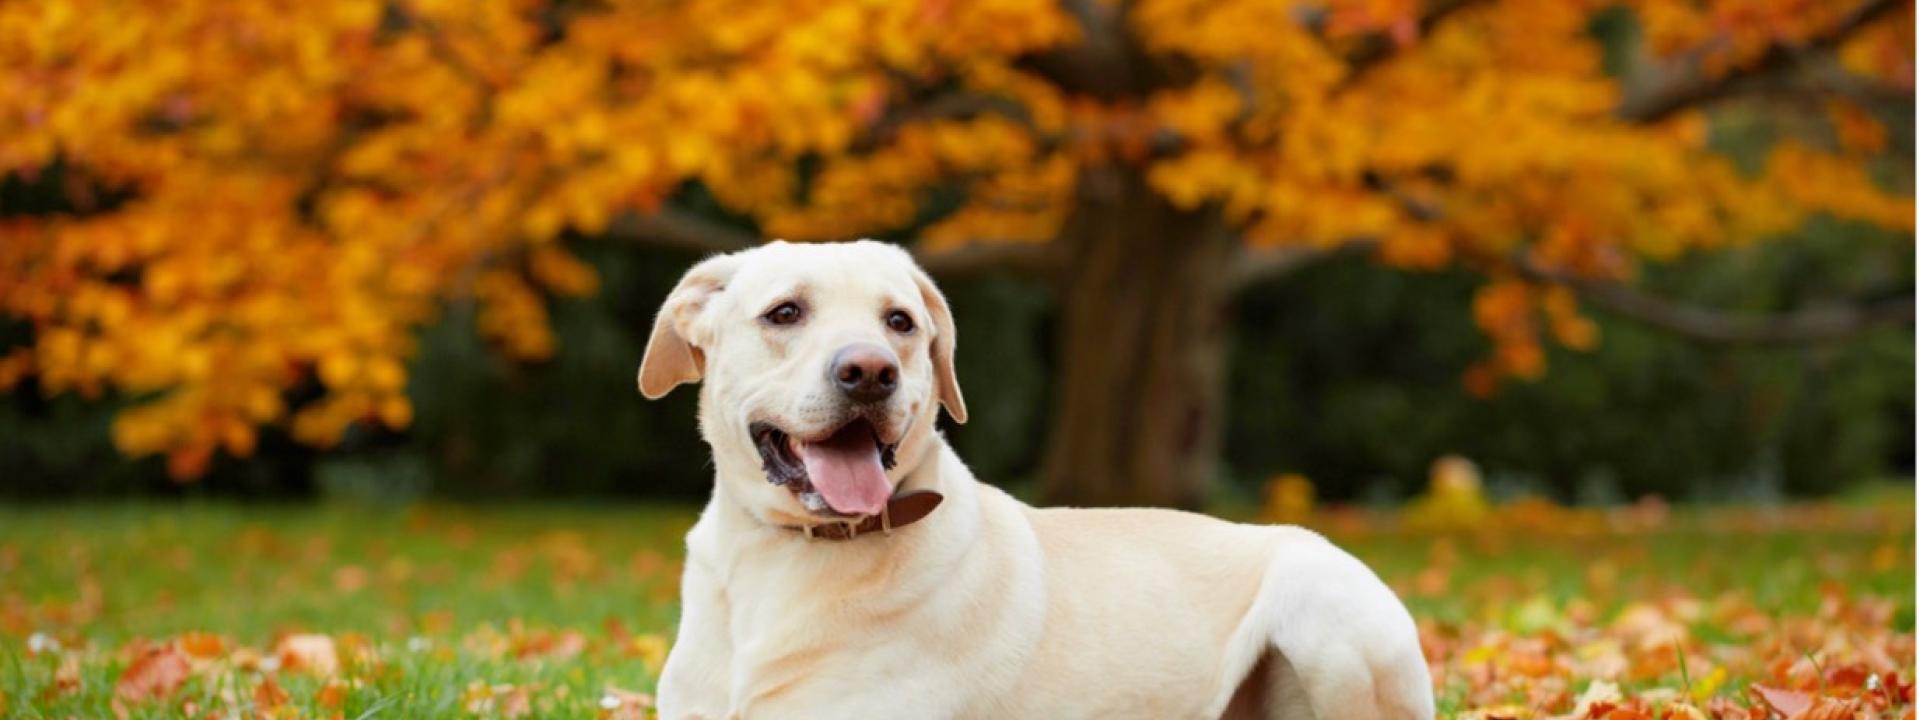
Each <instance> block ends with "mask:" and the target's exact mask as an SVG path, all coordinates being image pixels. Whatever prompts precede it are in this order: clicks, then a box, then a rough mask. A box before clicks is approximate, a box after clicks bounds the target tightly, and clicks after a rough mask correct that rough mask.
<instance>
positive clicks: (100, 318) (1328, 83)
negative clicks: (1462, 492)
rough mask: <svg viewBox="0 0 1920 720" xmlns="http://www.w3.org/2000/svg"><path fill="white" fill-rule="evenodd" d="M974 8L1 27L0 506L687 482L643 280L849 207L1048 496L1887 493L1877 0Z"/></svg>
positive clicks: (1891, 210)
mask: <svg viewBox="0 0 1920 720" xmlns="http://www.w3.org/2000/svg"><path fill="white" fill-rule="evenodd" d="M977 5H979V7H977V8H971V9H969V10H968V11H966V12H962V11H961V9H960V8H959V7H958V6H956V5H952V4H948V3H940V2H926V3H902V4H898V7H894V6H892V5H889V4H859V3H845V4H835V3H822V4H808V3H766V4H756V3H745V4H739V5H738V6H733V5H729V4H727V3H693V4H686V5H685V6H681V5H678V4H666V5H655V4H645V3H635V4H628V3H598V2H574V1H571V0H552V1H551V2H535V1H532V0H526V1H522V2H512V3H495V4H487V5H483V6H478V7H470V6H467V5H464V4H458V3H439V2H380V1H377V0H373V1H367V2H341V3H293V4H286V5H285V6H280V5H277V4H275V3H264V2H263V3H238V4H236V3H221V2H208V3H187V4H185V6H183V7H181V8H179V9H177V10H174V11H170V12H165V13H162V12H155V11H149V10H132V9H130V10H128V12H126V13H124V14H119V13H110V12H102V13H92V14H89V13H80V12H63V11H61V10H60V9H59V8H63V7H66V4H63V3H48V4H40V3H23V4H13V5H10V6H8V7H7V8H6V9H4V10H0V37H4V38H6V39H7V40H8V42H7V43H5V47H4V48H0V66H4V67H5V68H7V69H6V70H4V71H0V245H3V247H0V389H4V395H3V396H0V398H4V399H0V497H4V498H8V499H15V500H19V499H51V498H81V497H85V498H106V497H112V498H125V497H155V498H176V497H190V498H212V497H236V498H262V499H269V498H270V499H290V500H311V499H320V498H331V499H354V500H364V501H373V502H395V503H399V502H409V501H414V500H418V499H425V498H441V499H461V500H497V499H509V498H620V499H670V500H675V501H690V502H691V501H698V500H699V499H701V498H703V497H704V496H705V494H706V492H707V489H708V487H709V484H710V477H709V474H708V473H709V469H708V467H707V464H708V460H707V452H706V449H705V447H704V446H703V445H702V444H701V442H700V440H699V438H698V435H697V433H696V430H695V425H694V409H693V396H694V393H691V392H686V391H681V392H677V393H675V394H673V395H672V396H670V397H668V398H667V399H665V400H663V401H660V402H646V401H643V400H642V399H641V398H640V397H639V395H638V394H637V393H636V392H634V390H633V388H634V373H635V369H636V367H637V365H638V363H639V360H640V356H641V352H642V349H643V347H644V343H645V339H646V333H647V329H648V327H649V325H650V323H651V319H652V316H653V313H654V311H655V310H656V309H657V308H658V306H659V304H660V302H661V301H662V299H663V298H664V297H665V295H666V293H667V292H668V290H669V289H670V288H671V287H672V285H673V283H674V282H675V281H676V280H677V278H678V277H679V274H680V273H681V272H683V271H684V270H685V269H686V268H687V267H688V266H689V265H691V264H692V263H693V262H695V261H697V260H698V259H699V258H700V257H702V256H704V255H706V254H710V253H713V252H724V251H728V250H731V249H738V248H741V247H746V246H750V245H751V244H753V243H755V242H759V241H760V240H762V239H764V238H772V237H786V238H791V239H799V240H830V239H844V238H851V237H859V236H873V237H879V238H883V239H887V240H890V241H894V242H899V243H902V244H904V245H906V246H908V247H909V248H910V249H912V250H913V251H914V252H915V253H916V255H917V256H919V257H920V258H921V259H922V261H923V262H924V263H925V264H926V265H927V267H928V268H929V269H930V270H931V271H932V272H933V273H934V275H935V277H936V279H937V280H938V281H939V282H940V283H941V284H942V286H943V288H944V289H945V291H946V292H947V293H948V295H949V297H950V298H951V300H952V303H953V306H954V310H955V314H956V315H957V316H958V322H959V336H960V343H959V360H958V363H959V375H960V378H961V382H962V384H963V386H964V387H965V389H966V393H967V398H968V401H969V402H968V405H969V408H970V409H971V411H972V416H973V417H972V422H971V423H970V424H968V425H966V426H956V427H949V428H947V432H948V436H949V437H950V438H951V439H952V441H953V442H954V443H955V445H957V447H958V449H959V451H960V453H961V455H962V456H963V457H964V458H966V459H967V460H968V462H969V463H970V464H971V465H972V467H973V468H974V470H975V471H976V472H977V473H978V474H979V476H980V477H982V478H983V479H985V480H987V481H989V482H993V483H997V484H1001V485H1003V486H1006V487H1009V488H1012V489H1014V490H1016V491H1017V492H1019V493H1021V494H1022V495H1024V496H1026V497H1029V498H1032V499H1034V500H1037V501H1042V502H1066V503H1078V504H1132V503H1145V504H1159V505H1174V506H1216V505H1218V504H1222V503H1225V504H1233V503H1251V502H1262V501H1263V500H1262V499H1263V498H1265V497H1266V496H1267V494H1268V493H1269V490H1270V488H1273V487H1278V486H1279V485H1283V484H1285V483H1279V484H1276V480H1275V479H1276V478H1283V477H1285V478H1296V480H1294V481H1293V482H1295V483H1299V482H1305V483H1306V484H1307V487H1308V488H1310V492H1311V493H1312V494H1315V495H1317V496H1319V497H1320V498H1322V499H1325V500H1332V501H1339V502H1360V503H1367V504H1378V505H1386V504H1392V503H1396V502H1399V501H1402V500H1405V499H1408V498H1411V497H1414V496H1417V495H1419V494H1421V493H1422V492H1424V491H1425V490H1426V489H1427V487H1428V485H1429V482H1430V479H1431V478H1430V476H1431V475H1433V473H1432V472H1430V470H1431V469H1432V468H1434V467H1435V465H1434V463H1435V461H1436V460H1438V459H1441V458H1443V457H1447V456H1457V457H1460V458H1467V459H1470V460H1471V461H1472V462H1473V463H1475V464H1477V466H1478V469H1479V471H1478V478H1477V479H1476V480H1475V481H1474V482H1476V483H1480V484H1484V487H1485V489H1486V491H1487V492H1489V493H1491V494H1494V495H1496V496H1500V497H1511V496H1519V495H1540V496H1544V497H1547V498H1551V499H1554V500H1557V501H1561V502H1570V503H1592V504H1613V503H1620V502H1625V501H1630V500H1633V499H1637V498H1640V497H1642V496H1646V495H1660V496H1664V497H1667V498H1671V499H1676V500H1703V501H1748V500H1768V501H1771V500H1779V499H1784V498H1788V497H1793V496H1821V495H1827V494H1832V493H1835V492H1838V491H1842V490H1846V489H1849V488H1853V487H1856V486H1859V485H1863V484H1871V483H1875V482H1884V481H1888V480H1890V479H1903V478H1910V477H1911V476H1912V473H1913V464H1914V443H1913V438H1914V436H1915V427H1914V417H1915V408H1914V377H1915V364H1914V363H1915V360H1914V336H1913V324H1912V302H1913V292H1914V273H1913V268H1914V255H1913V250H1914V242H1913V196H1914V192H1913V157H1914V146H1913V138H1914V126H1913V120H1914V115H1913V102H1912V97H1913V96H1912V87H1913V75H1912V73H1913V60H1914V54H1913V46H1912V42H1913V39H1912V33H1911V27H1912V17H1913V9H1912V5H1911V3H1908V2H1871V1H1870V2H1864V3H1852V2H1831V3H1752V2H1732V1H1723V0H1716V1H1713V2H1688V1H1682V0H1665V1H1659V0H1634V1H1630V2H1620V3H1596V2H1568V3H1528V2H1463V1H1459V0H1443V1H1441V2H1431V3H1417V2H1395V1H1392V0H1382V1H1378V2H1351V3H1348V2H1336V3H1313V2H1306V3H1257V2H1225V3H1185V2H1167V1H1160V2H1138V3H1104V2H1088V3H1079V2H1067V3H1060V4H1054V3H1032V2H1014V1H1011V0H1006V1H997V2H988V3H979V4H977ZM1903 482H1905V481H1904V480H1903Z"/></svg>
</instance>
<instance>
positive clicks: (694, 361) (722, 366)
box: [640, 240, 967, 522]
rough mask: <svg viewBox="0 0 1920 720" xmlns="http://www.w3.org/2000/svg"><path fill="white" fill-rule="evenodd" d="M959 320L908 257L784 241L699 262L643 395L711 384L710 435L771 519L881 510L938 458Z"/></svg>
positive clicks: (675, 307) (755, 506) (659, 323)
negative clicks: (930, 457) (903, 483)
mask: <svg viewBox="0 0 1920 720" xmlns="http://www.w3.org/2000/svg"><path fill="white" fill-rule="evenodd" d="M953 347H954V329H953V316H952V313H951V312H949V311H948V309H947V302H946V299H945V298H944V297H942V296H941V295H940V291H939V289H937V288H935V287H934V286H933V282H932V281H931V280H929V279H928V278H927V275H926V273H924V272H922V271H921V270H920V268H919V267H918V266H916V265H915V264H914V262H913V259H912V258H911V257H910V256H909V255H908V254H907V253H906V252H905V251H903V250H901V249H900V248H899V247H897V246H894V245H890V244H887V243H881V242H875V241H871V240H861V241H858V242H849V243H834V244H791V243H784V242H774V243H771V244H768V245H764V246H761V247H757V248H754V249H751V250H744V251H741V252H737V253H733V254H729V255H721V256H718V257H713V258H709V259H707V260H706V261H704V262H701V263H700V264H699V265H695V266H694V267H693V269H692V270H690V271H688V272H687V275H686V277H684V278H682V279H681V280H680V284H679V285H678V286H677V287H675V288H674V290H673V293H672V294H671V295H668V296H667V301H666V304H665V305H664V306H663V307H662V308H661V309H660V314H659V316H658V317H657V318H655V320H654V325H653V337H652V338H651V339H650V340H649V341H648V342H647V352H646V357H645V358H644V359H643V360H641V363H640V392H641V394H643V395H646V396H647V397H649V398H657V397H660V396H662V395H665V394H666V393H667V391H668V390H671V389H673V388H674V387H675V386H677V385H680V384H681V383H689V382H695V381H704V383H705V384H704V386H703V387H702V390H701V393H700V432H701V435H702V436H704V437H705V438H706V440H707V443H708V444H709V445H711V446H712V447H713V453H714V462H715V464H716V466H717V469H718V470H719V476H720V478H721V482H722V483H723V484H727V485H729V486H728V487H721V488H718V491H720V492H728V493H732V494H733V496H734V497H735V498H737V499H740V500H742V501H743V502H746V503H748V504H749V507H750V510H752V511H755V512H757V513H758V514H760V515H761V516H762V517H767V518H773V519H776V520H778V521H783V522H792V521H793V520H794V519H795V518H799V520H800V522H806V521H807V519H809V518H817V517H857V516H866V515H875V514H878V513H879V512H880V511H881V509H882V508H884V507H885V506H886V503H887V499H888V498H889V497H890V496H891V495H892V494H893V490H894V487H895V486H896V485H898V484H899V482H900V479H901V477H902V476H903V475H904V473H905V471H906V470H908V469H911V468H913V467H915V466H916V465H918V463H919V462H920V460H921V459H922V458H924V457H925V456H926V454H927V452H928V451H929V446H930V445H931V440H932V438H933V424H934V421H935V419H936V418H937V415H938V413H939V409H938V408H937V407H936V404H938V405H940V406H944V407H945V408H946V410H947V413H948V414H949V415H951V416H952V417H953V419H954V420H955V421H956V422H966V419H967V408H966V405H965V404H964V403H963V402H962V401H961V398H960V386H959V384H958V382H957V381H956V380H955V379H954V374H953Z"/></svg>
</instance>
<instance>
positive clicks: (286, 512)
mask: <svg viewBox="0 0 1920 720" xmlns="http://www.w3.org/2000/svg"><path fill="white" fill-rule="evenodd" d="M1457 515H1458V517H1451V518H1449V517H1437V518H1436V517H1433V516H1425V517H1422V518H1418V519H1419V520H1420V522H1417V523H1416V522H1412V521H1411V520H1409V519H1407V518H1398V517H1381V516H1374V515H1367V514H1362V513H1356V512H1342V511H1335V512H1323V513H1320V514H1318V515H1315V516H1313V524H1314V525H1316V526H1317V527H1320V528H1321V529H1322V530H1324V531H1326V532H1327V533H1328V534H1329V535H1331V536H1332V537H1334V538H1335V540H1336V541H1338V542H1340V543H1341V544H1343V545H1344V546H1346V547H1348V548H1349V549H1351V550H1352V551H1353V552H1355V554H1357V555H1359V556H1360V557H1361V558H1362V559H1364V560H1366V561H1367V562H1368V563H1370V564H1371V565H1373V566H1374V567H1375V568H1376V569H1377V570H1378V571H1379V572H1380V574H1381V575H1382V576H1383V577H1385V578H1386V579H1387V580H1388V581H1389V583H1390V584H1392V585H1393V586H1394V587H1395V589H1396V590H1398V591H1400V592H1401V594H1402V595H1403V597H1405V598H1407V600H1408V603H1409V605H1410V606H1411V607H1412V608H1413V610H1414V612H1415V614H1416V616H1417V617H1418V618H1420V620H1421V625H1422V632H1423V643H1424V644H1425V645H1426V646H1427V649H1428V652H1429V655H1430V657H1431V658H1432V659H1433V661H1434V668H1435V673H1436V678H1437V683H1438V687H1439V688H1440V692H1441V699H1442V707H1443V710H1444V711H1445V712H1446V713H1448V714H1459V715H1463V716H1473V715H1475V714H1476V713H1479V714H1480V715H1487V714H1488V711H1489V709H1492V712H1494V713H1499V712H1505V713H1508V714H1510V715H1512V716H1515V717H1527V716H1531V715H1541V714H1545V713H1550V712H1566V711H1568V710H1569V709H1570V708H1571V706H1572V704H1573V702H1574V699H1575V697H1576V696H1577V695H1578V694H1579V693H1581V692H1584V691H1586V690H1587V689H1588V688H1589V686H1590V685H1591V684H1592V682H1593V681H1594V680H1596V679H1607V680H1610V681H1613V682H1616V683H1618V684H1619V685H1620V686H1621V687H1622V688H1623V690H1622V692H1623V693H1624V694H1625V696H1626V697H1627V698H1628V699H1629V700H1630V701H1634V702H1642V701H1644V702H1648V703H1652V704H1653V705H1663V704H1664V705H1672V704H1675V703H1691V704H1698V705H1702V706H1707V705H1708V704H1709V703H1710V702H1715V701H1714V700H1713V698H1716V697H1718V698H1724V699H1723V700H1720V701H1717V702H1727V701H1728V700H1725V699H1731V700H1737V701H1738V703H1740V704H1744V703H1746V702H1748V700H1747V699H1746V698H1747V696H1746V695H1745V693H1744V687H1745V685H1746V684H1747V683H1751V682H1761V683H1765V684H1768V685H1771V686H1780V687H1797V688H1799V689H1801V690H1804V691H1807V692H1810V693H1816V694H1817V693H1819V692H1822V691H1826V692H1830V693H1844V691H1845V688H1844V687H1841V686H1843V685H1844V684H1845V683H1846V682H1848V681H1849V679H1851V682H1853V683H1854V684H1855V685H1861V686H1862V687H1860V688H1856V689H1857V690H1858V691H1859V693H1865V692H1866V691H1867V689H1866V688H1865V687H1864V685H1875V686H1878V685H1880V684H1882V681H1881V680H1878V679H1876V680H1874V681H1872V682H1871V683H1865V681H1862V680H1859V679H1858V677H1856V676H1857V675H1859V674H1860V673H1861V672H1865V673H1867V674H1871V675H1876V677H1878V675H1879V674H1881V673H1884V672H1885V671H1886V670H1887V668H1886V667H1885V665H1886V664H1887V663H1888V662H1891V663H1892V664H1893V667H1892V668H1891V670H1892V671H1894V672H1895V679H1896V680H1897V681H1904V682H1911V680H1912V678H1913V654H1912V653H1913V617H1914V528H1913V520H1912V518H1913V500H1912V496H1911V493H1910V491H1909V492H1904V493H1898V494H1895V495H1893V496H1890V497H1878V498H1874V499H1872V500H1871V501H1869V502H1857V503H1851V504H1846V503H1839V504H1824V505H1813V506H1794V507H1786V508H1777V509H1770V510H1768V509H1734V510H1693V509H1679V510H1666V509H1664V508H1659V507H1641V508H1637V509H1627V510H1620V511H1614V512H1597V511H1576V510H1567V509H1563V508H1557V507H1553V506H1550V505H1544V504H1539V503H1531V504H1529V503H1522V504H1518V505H1514V506H1508V507H1503V508H1497V509H1491V510H1474V511H1472V512H1463V513H1457ZM691 521H692V509H691V508H658V507H617V506H615V507H602V506H535V507H443V506H436V507H417V508H411V509H405V510H376V509H367V508H357V507H319V508H311V507H297V506H236V505H185V506H180V505H138V504H135V505H106V506H49V507H39V506H26V507H18V506H16V507H0V716H5V717H24V718H38V717H48V718H64V717H106V716H112V715H113V714H115V713H116V712H119V713H123V714H124V715H126V716H128V717H200V716H204V715H206V714H208V713H216V714H218V713H226V714H246V713H248V712H253V711H266V712H263V714H273V715H278V716H298V717H343V718H359V717H395V718H399V717H404V718H418V717H470V716H474V715H482V716H497V715H506V716H512V715H516V714H525V715H530V716H535V717H605V716H635V717H637V716H641V715H640V714H638V713H636V712H635V711H636V710H637V709H639V708H640V707H641V706H643V705H644V700H641V699H636V696H634V695H631V694H628V693H644V692H649V691H651V689H652V687H653V684H654V678H655V675H656V673H657V671H658V668H659V663H660V662H661V658H662V656H663V654H664V652H665V650H666V644H667V643H668V642H669V641H670V640H671V638H672V634H673V620H674V617H675V612H676V610H675V597H676V593H677V588H676V578H677V574H678V570H679V561H680V555H679V554H680V537H681V535H682V534H683V533H684V532H685V530H686V528H687V526H688V525H689V524H690V523H691ZM1413 526H1418V527H1419V528H1420V529H1411V528H1412V527H1413ZM313 635H318V636H323V637H324V638H325V642H328V643H330V644H331V645H332V650H333V653H334V655H336V656H337V659H338V666H339V667H338V669H337V670H334V671H328V670H327V668H325V667H324V662H321V661H317V660H315V659H314V658H313V657H311V656H310V655H308V654H304V653H302V652H298V651H296V650H294V649H292V645H293V644H289V643H285V642H284V641H285V640H286V639H287V638H301V637H306V636H313ZM1663 643H1664V644H1663ZM294 644H297V643H294ZM162 647H165V648H172V649H171V650H168V652H173V653H178V654H179V656H180V657H182V658H184V659H185V660H186V663H184V664H183V665H182V666H181V668H183V669H184V670H185V672H184V674H183V675H182V677H181V678H179V680H180V684H179V685H178V687H177V688H176V687H170V686H169V687H166V688H164V689H163V690H160V691H157V692H140V691H139V690H140V688H138V687H135V688H133V689H132V690H125V691H123V692H128V693H129V694H128V695H127V696H125V697H121V698H118V699H116V686H117V684H120V683H122V680H123V679H124V678H125V677H126V676H128V675H140V674H142V673H146V672H151V671H152V666H153V663H154V661H152V660H151V659H149V660H147V661H141V660H140V658H141V656H142V655H149V656H151V655H153V654H154V653H156V652H159V651H158V650H156V648H162ZM142 662H144V663H145V666H143V668H142V669H140V670H137V671H136V672H134V673H129V672H128V668H129V667H130V666H133V665H135V664H137V663H142ZM317 662H318V663H319V666H316V663H317ZM303 665H304V667H303ZM1849 673H1851V674H1849ZM269 680H270V681H271V682H270V683H269ZM1863 683H1864V684H1863ZM163 684H164V683H163ZM263 684H268V685H270V686H271V687H270V688H269V689H267V690H262V689H261V687H262V685H263ZM1896 684H1897V683H1896ZM135 685H137V683H135ZM274 688H277V689H278V690H280V691H283V692H279V693H276V692H274V691H273V689H274ZM1856 694H1858V693H1856ZM1883 694H1884V693H1883ZM150 696H157V697H150ZM1861 696H1862V697H1865V696H1864V695H1861ZM1636 698H1644V700H1639V699H1636ZM1910 702H1911V700H1910V698H1907V699H1901V698H1898V697H1895V698H1893V700H1891V701H1888V702H1884V703H1882V704H1881V706H1879V707H1877V708H1875V709H1876V710H1878V711H1880V712H1884V713H1889V714H1888V715H1887V716H1888V717H1897V713H1898V712H1899V711H1900V710H1902V709H1904V708H1905V707H1906V703H1910Z"/></svg>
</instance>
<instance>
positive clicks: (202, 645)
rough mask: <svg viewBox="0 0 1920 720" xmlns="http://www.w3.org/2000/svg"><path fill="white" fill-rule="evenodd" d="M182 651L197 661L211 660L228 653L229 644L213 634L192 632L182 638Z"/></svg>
mask: <svg viewBox="0 0 1920 720" xmlns="http://www.w3.org/2000/svg"><path fill="white" fill-rule="evenodd" d="M178 643H179V645H180V650H181V651H183V652H185V653H186V654H187V656H188V657H191V658H193V659H195V660H211V659H213V658H217V657H220V655H221V654H223V653H225V652H226V646H227V643H226V641H224V640H221V639H220V636H218V635H215V634H213V633H204V632H190V633H186V634H184V635H181V636H180V639H179V640H178Z"/></svg>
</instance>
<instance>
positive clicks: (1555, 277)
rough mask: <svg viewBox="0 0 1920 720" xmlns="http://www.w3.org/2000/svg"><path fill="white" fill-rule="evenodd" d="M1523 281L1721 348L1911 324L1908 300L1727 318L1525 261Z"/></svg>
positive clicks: (1728, 315) (1834, 336)
mask: <svg viewBox="0 0 1920 720" xmlns="http://www.w3.org/2000/svg"><path fill="white" fill-rule="evenodd" d="M1515 267H1516V268H1517V269H1518V270H1519V271H1520V274H1521V275H1522V276H1523V277H1527V278H1529V279H1533V280H1537V281H1541V282H1548V283H1553V284H1557V285H1564V286H1566V287H1568V288H1570V289H1572V290H1573V291H1574V292H1575V293H1577V294H1579V296H1580V297H1581V299H1583V300H1586V301H1587V302H1589V303H1592V304H1594V305H1596V306H1599V307H1602V308H1606V309H1608V310H1611V311H1613V312H1614V313H1617V314H1619V315H1622V316H1625V317H1627V318H1630V319H1632V320H1635V321H1638V322H1640V323H1642V324H1645V325H1648V326H1651V327H1654V328H1658V329H1661V330H1666V331H1669V332H1672V333H1675V334H1678V335H1681V336H1683V337H1686V338H1690V339H1693V340H1699V341H1702V342H1709V343H1715V344H1722V345H1790V344H1800V343H1811V342H1821V341H1829V340H1839V339H1843V338H1846V337H1850V336H1853V335H1857V334H1859V333H1860V332H1861V331H1863V330H1866V329H1868V328H1871V327H1874V326H1878V325H1890V324H1911V323H1912V322H1913V317H1914V312H1913V298H1912V297H1911V296H1902V297H1899V298H1893V299H1886V300H1877V301H1873V302H1868V303H1861V304H1857V305H1832V306H1823V307H1814V308H1808V309H1805V310H1798V311H1794V312H1791V313H1787V314H1782V315H1750V314H1736V313H1729V312H1726V311H1722V310H1716V309H1713V308H1707V307H1701V306H1698V305H1691V304H1686V303H1680V302H1676V301H1673V300H1668V299H1666V298H1662V297H1658V296H1655V295H1652V294H1649V293H1646V292H1643V291H1641V290H1639V289H1637V288H1633V287H1630V286H1627V285H1622V284H1619V283H1615V282H1608V281H1603V280H1594V279H1590V278H1580V277H1574V276H1569V275H1566V274H1563V273H1558V272H1554V271H1550V270H1546V269H1544V268H1541V267H1539V266H1537V265H1533V264H1531V263H1527V262H1518V263H1515Z"/></svg>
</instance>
